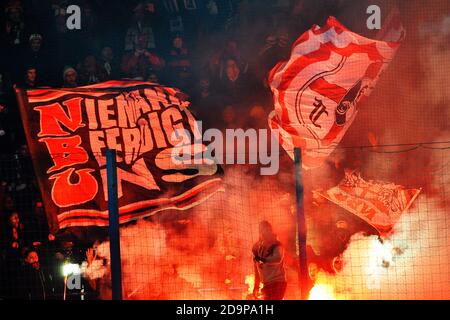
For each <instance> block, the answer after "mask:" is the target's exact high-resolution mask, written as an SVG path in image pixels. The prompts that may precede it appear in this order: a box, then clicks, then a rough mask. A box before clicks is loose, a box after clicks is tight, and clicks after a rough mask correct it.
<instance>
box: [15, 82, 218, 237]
mask: <svg viewBox="0 0 450 320" xmlns="http://www.w3.org/2000/svg"><path fill="white" fill-rule="evenodd" d="M16 94H17V97H18V99H19V103H20V108H21V114H22V120H23V124H24V128H25V132H26V136H27V141H28V145H29V149H30V152H31V155H32V157H33V164H34V167H35V171H36V175H37V177H38V181H39V186H40V189H41V193H42V197H43V201H44V205H45V209H46V211H47V216H48V218H49V224H50V227H51V229H52V231H55V230H57V229H58V228H66V227H72V226H107V225H108V210H107V208H108V206H107V204H108V194H107V180H106V157H105V154H106V150H107V149H115V150H116V151H117V175H118V196H119V219H120V222H121V223H125V222H128V221H131V220H135V219H138V218H141V217H146V216H149V215H152V214H154V213H156V212H158V211H162V210H167V209H177V210H184V209H188V208H191V207H193V206H195V205H196V204H198V203H199V202H201V201H203V200H205V199H207V198H208V197H210V196H211V195H212V194H213V193H214V192H216V191H218V190H220V189H221V178H220V172H221V169H220V167H219V166H217V165H216V164H215V163H213V162H212V163H211V162H208V163H205V162H201V163H199V162H194V161H193V162H192V163H190V164H186V163H183V162H180V161H174V157H175V156H174V154H175V155H176V152H175V153H174V148H176V146H177V145H178V144H179V142H180V137H179V136H177V132H178V130H184V132H188V133H189V134H191V136H192V137H193V138H194V139H193V142H192V143H193V144H194V143H195V141H200V137H201V133H200V132H198V127H197V125H196V123H195V118H194V117H193V115H192V114H191V113H190V112H189V109H188V104H189V103H188V102H187V101H184V100H183V99H182V98H181V97H182V95H180V92H179V91H177V90H176V89H173V88H169V87H164V86H161V85H157V84H154V83H147V82H136V81H109V82H105V83H101V84H97V85H92V86H85V87H78V88H70V89H69V88H62V89H35V90H21V89H17V90H16ZM187 149H191V150H192V151H191V152H192V155H191V156H192V158H194V157H195V153H196V152H197V153H198V152H199V150H200V152H202V151H203V150H204V149H205V146H203V145H200V146H195V147H193V148H187ZM187 149H186V148H184V149H183V150H187Z"/></svg>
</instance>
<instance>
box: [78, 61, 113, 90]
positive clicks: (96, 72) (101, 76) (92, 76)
mask: <svg viewBox="0 0 450 320" xmlns="http://www.w3.org/2000/svg"><path fill="white" fill-rule="evenodd" d="M79 70H80V74H79V78H78V79H79V83H80V84H81V85H89V84H95V83H99V82H102V81H105V80H107V78H108V76H107V74H106V72H105V71H104V70H103V69H102V68H101V67H99V66H98V64H97V59H96V58H95V57H94V56H93V55H89V56H87V57H86V58H84V61H83V64H82V65H81V67H80V68H79Z"/></svg>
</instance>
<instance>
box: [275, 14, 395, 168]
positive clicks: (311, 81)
mask: <svg viewBox="0 0 450 320" xmlns="http://www.w3.org/2000/svg"><path fill="white" fill-rule="evenodd" d="M399 44H400V42H399V41H397V42H385V41H379V40H373V39H368V38H365V37H363V36H361V35H358V34H356V33H354V32H351V31H350V30H348V29H347V28H346V27H344V26H343V25H342V24H341V23H340V22H339V21H338V20H337V19H336V18H334V17H329V18H328V20H327V23H326V24H325V25H324V26H323V27H319V26H317V25H315V26H313V27H312V28H311V29H310V30H308V31H307V32H305V33H304V34H303V35H301V36H300V37H299V38H298V39H297V41H296V42H295V43H294V45H293V47H292V51H291V56H290V59H289V60H288V61H284V62H280V63H278V64H277V65H276V66H275V67H274V68H273V69H272V70H271V72H270V74H269V83H270V87H271V90H272V93H273V99H274V110H273V111H272V112H271V114H270V115H269V125H270V128H271V129H272V130H274V132H275V134H276V135H277V137H278V140H279V142H280V144H281V145H282V146H283V148H284V149H285V150H286V151H287V152H288V154H289V155H290V156H291V158H293V149H294V148H295V147H300V148H302V151H303V167H304V168H314V167H319V166H320V165H321V164H322V163H323V161H324V160H325V159H326V158H327V156H328V155H329V154H331V153H332V152H333V150H334V149H335V148H336V146H337V145H338V144H339V142H340V141H341V139H342V137H343V136H344V134H345V132H346V131H347V130H348V128H349V127H350V125H351V124H352V122H353V121H354V120H355V117H356V115H357V113H358V110H359V108H360V106H361V103H362V102H363V101H364V100H365V99H366V98H367V97H368V96H369V94H370V92H371V91H372V89H373V88H374V86H375V84H376V82H377V80H378V78H379V75H380V73H381V72H382V70H383V69H384V68H385V67H386V66H387V65H388V64H389V62H390V61H391V60H392V59H393V57H394V55H395V53H396V50H397V48H398V47H399Z"/></svg>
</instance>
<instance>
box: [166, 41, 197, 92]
mask: <svg viewBox="0 0 450 320" xmlns="http://www.w3.org/2000/svg"><path fill="white" fill-rule="evenodd" d="M169 56H170V58H169V62H168V69H169V70H168V71H169V74H170V78H171V82H172V83H173V85H175V86H177V87H179V88H181V89H183V90H185V89H186V87H187V86H188V85H189V83H190V80H191V77H192V73H191V61H190V57H189V52H188V49H187V48H186V47H185V45H184V41H183V38H182V37H181V36H180V35H177V36H175V38H174V39H173V41H172V48H171V49H170V53H169Z"/></svg>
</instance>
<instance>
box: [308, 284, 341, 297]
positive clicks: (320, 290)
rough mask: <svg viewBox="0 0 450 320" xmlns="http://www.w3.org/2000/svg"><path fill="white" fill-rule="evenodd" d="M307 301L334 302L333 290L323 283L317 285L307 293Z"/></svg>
mask: <svg viewBox="0 0 450 320" xmlns="http://www.w3.org/2000/svg"><path fill="white" fill-rule="evenodd" d="M309 300H336V296H335V293H334V288H333V287H332V286H331V285H329V284H325V283H317V284H316V285H315V286H314V287H313V288H312V289H311V291H310V292H309Z"/></svg>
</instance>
